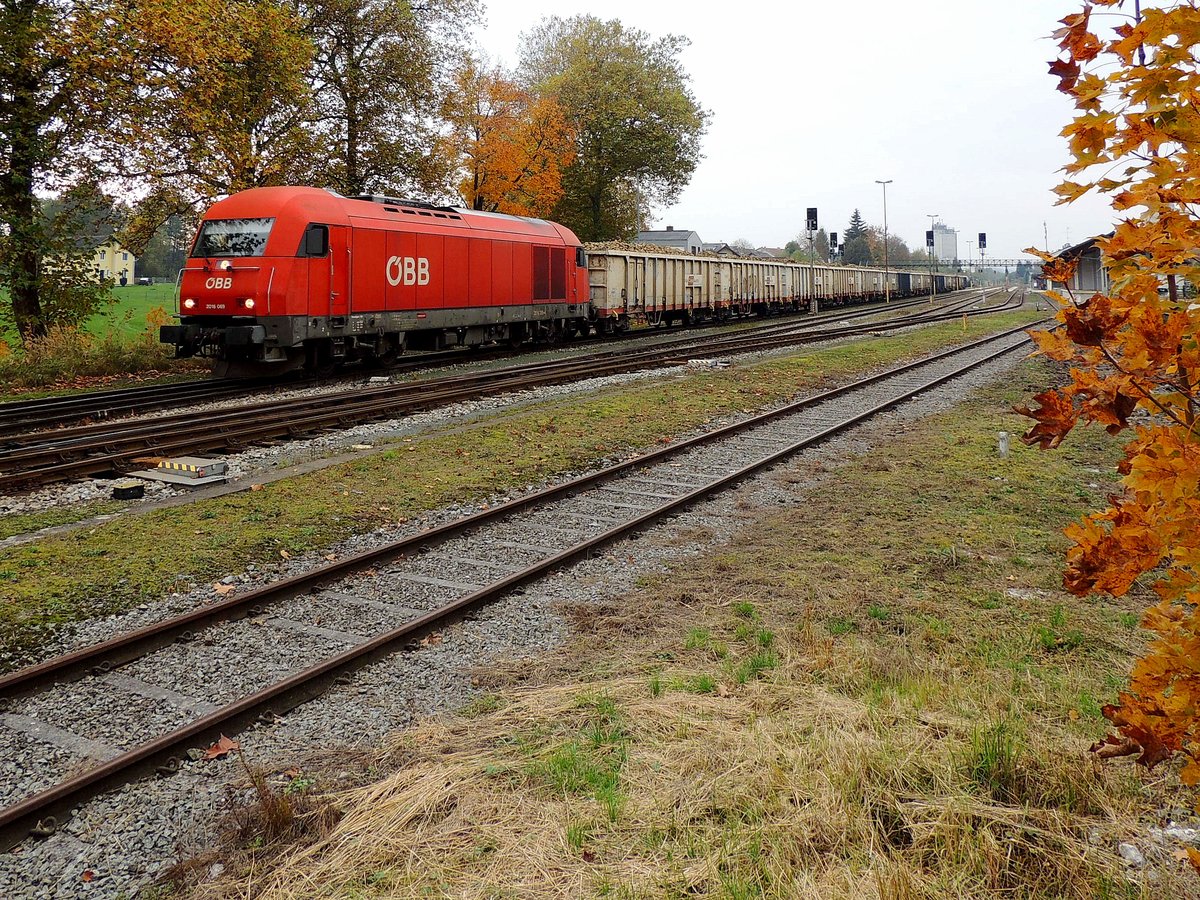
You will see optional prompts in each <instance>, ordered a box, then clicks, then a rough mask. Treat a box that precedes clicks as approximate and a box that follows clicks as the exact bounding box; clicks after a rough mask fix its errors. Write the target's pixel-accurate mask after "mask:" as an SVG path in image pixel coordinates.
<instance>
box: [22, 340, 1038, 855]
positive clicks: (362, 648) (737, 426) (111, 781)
mask: <svg viewBox="0 0 1200 900" xmlns="http://www.w3.org/2000/svg"><path fill="white" fill-rule="evenodd" d="M1035 324H1040V323H1035ZM1025 327H1027V326H1022V327H1021V328H1015V329H1010V330H1007V331H1004V332H1001V333H999V334H995V335H991V336H989V337H987V338H984V339H981V340H978V341H974V342H972V343H970V344H967V345H963V346H961V347H958V348H955V349H954V350H950V351H944V352H942V353H938V354H934V355H932V356H929V357H925V358H923V359H922V360H919V361H916V362H913V363H909V364H907V365H905V366H900V367H895V368H893V369H890V370H888V371H886V372H883V373H879V374H877V375H874V376H870V377H868V378H865V379H861V380H860V381H857V382H854V383H852V384H848V385H844V386H842V387H840V388H836V389H834V390H831V391H826V392H823V393H821V394H818V395H815V396H812V397H808V398H804V399H802V400H800V401H796V402H795V403H791V404H788V405H786V406H784V407H781V408H779V409H776V410H771V411H769V412H767V413H763V414H760V415H758V416H754V417H751V418H749V419H746V420H743V421H741V422H737V423H734V424H732V425H728V426H724V427H722V428H718V429H714V430H713V431H711V432H708V433H706V434H703V435H699V436H697V437H694V438H691V439H688V440H685V441H681V442H679V443H678V444H674V445H671V446H668V447H664V448H661V449H659V450H656V451H652V452H651V453H647V454H645V455H643V456H640V457H637V458H635V459H632V460H627V461H625V462H623V463H619V464H617V465H615V466H611V467H608V468H606V469H604V470H602V471H600V472H597V473H593V474H591V475H587V476H582V477H580V478H576V479H573V480H572V481H569V482H566V483H564V484H561V485H557V486H555V487H552V488H550V489H547V490H545V491H541V492H538V493H537V494H532V495H528V496H525V497H521V498H519V499H517V500H514V501H511V502H510V503H507V504H504V505H503V506H501V507H497V508H495V509H493V510H487V511H484V512H482V513H480V514H477V515H473V516H470V517H467V518H465V519H462V520H459V521H458V522H455V523H450V524H449V525H446V526H442V527H440V528H437V529H432V530H431V531H428V532H425V533H423V534H420V535H416V536H413V537H411V538H406V539H403V540H401V541H397V542H394V543H393V544H391V545H388V547H386V548H380V549H377V550H373V551H368V552H366V553H362V554H358V555H356V556H354V557H350V558H348V559H347V560H344V561H341V562H339V563H334V564H332V565H329V566H322V567H320V568H318V569H315V570H313V571H311V572H309V573H306V574H305V575H303V576H295V577H293V578H291V579H287V580H286V581H283V582H279V583H277V584H275V585H269V586H267V587H264V588H259V589H257V590H256V591H253V592H251V593H250V594H248V595H246V596H245V597H242V598H238V600H240V601H241V603H243V604H245V603H247V602H253V601H254V600H258V601H260V602H261V601H262V600H263V599H264V597H266V596H269V595H270V594H272V593H276V594H280V595H282V594H287V595H288V596H295V595H296V593H298V592H299V591H300V589H301V588H302V587H303V588H305V589H311V588H315V587H318V586H319V585H320V584H322V583H325V582H328V581H331V580H335V579H336V578H337V577H338V576H339V575H341V574H344V573H345V572H347V571H353V570H354V569H359V568H366V567H369V566H370V565H371V564H372V563H378V562H380V561H382V560H385V559H386V558H389V556H390V557H395V556H398V555H400V554H402V553H403V549H402V548H411V547H412V546H414V545H418V546H429V545H432V544H435V543H439V542H442V541H444V540H446V539H448V538H449V537H450V536H453V535H455V534H460V533H462V532H464V531H469V530H471V529H472V528H475V527H477V526H478V525H480V524H483V523H484V522H486V521H492V520H494V519H497V518H499V517H500V516H501V515H506V514H510V513H513V512H519V511H521V510H524V509H526V508H528V507H531V506H534V505H539V504H544V503H545V502H546V501H547V500H550V499H554V498H557V497H561V496H565V495H566V496H569V495H572V494H573V493H574V492H575V491H577V490H579V489H580V488H586V487H591V486H594V485H596V484H599V483H602V482H603V481H606V480H608V479H611V478H613V477H614V476H615V475H617V474H620V473H623V472H627V471H630V470H632V469H635V468H638V467H643V466H646V465H647V464H649V463H652V462H657V461H659V460H661V459H664V458H666V457H669V456H672V455H676V454H678V453H680V452H682V451H684V450H686V449H690V448H692V447H695V446H699V445H701V444H705V443H710V442H713V441H716V440H719V439H721V438H722V437H726V436H729V435H731V434H737V433H739V432H742V431H746V430H748V429H750V428H753V427H754V426H755V425H757V424H761V423H763V422H767V421H770V420H772V419H776V418H779V417H782V416H786V415H790V414H792V413H795V412H797V411H799V410H801V409H803V408H805V407H808V406H812V405H814V404H815V403H818V402H821V400H828V399H832V398H834V397H837V396H841V395H844V394H847V393H849V392H852V391H855V390H860V389H862V388H863V387H867V386H869V385H871V384H875V383H876V382H878V381H880V380H882V379H884V378H889V377H894V376H896V375H899V374H903V373H905V372H909V371H913V370H916V369H918V368H921V367H925V366H928V365H930V364H932V363H934V362H937V361H939V360H941V359H945V358H947V357H949V356H952V355H958V354H962V353H965V352H967V351H969V350H971V349H975V348H977V347H981V346H983V345H985V344H990V343H994V342H996V341H1000V340H1003V339H1004V338H1006V337H1009V336H1011V335H1013V334H1015V333H1016V332H1018V331H1021V330H1024V328H1025ZM1025 343H1027V339H1026V340H1023V341H1020V342H1017V343H1015V344H1012V343H1010V344H1007V345H1006V346H1003V347H1001V348H1000V349H998V350H996V351H994V352H992V353H989V354H988V355H986V356H985V357H983V358H981V359H975V360H972V361H970V362H968V363H966V364H964V365H962V366H959V367H958V368H956V369H954V370H952V371H950V372H948V373H944V374H942V375H939V376H937V377H935V378H933V379H931V380H929V381H926V382H924V383H922V384H920V385H919V386H917V387H914V388H909V389H905V390H902V391H901V392H900V393H898V394H895V395H893V396H892V397H890V398H889V399H887V400H885V401H883V402H881V403H877V404H875V405H873V406H871V407H869V408H867V409H865V410H861V411H859V412H857V413H855V414H853V415H851V416H849V417H847V418H845V419H843V420H841V421H840V422H838V423H836V424H834V425H830V426H827V427H825V428H824V429H822V430H820V431H819V432H817V433H816V434H810V435H809V436H807V437H805V438H803V439H801V440H799V441H796V442H793V443H791V444H789V445H788V446H785V447H783V448H782V449H779V450H775V451H772V452H770V453H768V454H767V455H765V456H763V457H760V458H759V459H757V460H755V461H754V462H752V463H749V464H747V465H745V466H742V467H741V468H739V469H737V470H735V471H733V472H730V473H727V474H726V475H724V476H722V477H719V478H717V479H714V480H713V481H710V482H709V483H708V484H705V485H701V486H699V487H696V488H695V489H693V490H691V491H688V492H687V493H685V494H683V495H681V496H678V497H675V498H672V499H670V500H668V501H667V502H666V503H663V504H661V505H660V506H658V507H656V508H655V509H652V510H648V511H646V512H644V513H642V514H640V515H638V516H636V517H635V518H633V519H631V520H629V521H627V522H623V523H620V524H618V525H615V526H614V527H612V528H610V529H608V530H606V531H604V532H603V533H601V534H599V535H596V536H594V537H592V538H589V539H587V540H584V541H581V542H579V543H577V544H575V545H574V546H571V547H568V548H566V549H564V550H562V551H560V552H558V553H557V554H554V555H553V556H551V557H549V558H547V559H543V560H539V561H538V562H536V563H534V564H533V565H531V566H528V567H527V568H525V569H523V570H521V571H519V572H516V573H514V574H511V575H508V576H506V577H503V578H501V579H498V580H496V581H495V582H493V583H492V584H490V585H487V586H485V587H483V588H480V589H479V590H476V591H474V592H473V593H470V594H467V595H465V596H463V597H460V598H458V599H456V600H454V601H452V602H450V603H447V604H445V605H444V606H442V607H441V608H439V609H437V610H433V611H431V612H429V613H426V614H425V615H422V616H420V617H418V618H416V619H414V620H412V621H409V622H406V623H405V624H404V625H402V626H399V627H397V628H394V629H392V630H390V631H387V632H384V633H382V634H380V635H377V636H375V637H373V638H370V639H368V640H366V641H364V642H362V643H360V644H358V645H355V646H353V647H351V648H350V649H348V650H345V651H343V652H341V653H338V654H335V655H333V656H330V657H328V658H326V659H325V660H322V661H321V662H318V663H316V664H314V665H312V666H310V667H309V668H307V669H304V670H303V671H300V672H296V673H293V674H292V675H290V676H288V677H287V678H284V679H281V680H280V681H278V682H276V683H275V684H273V685H270V686H267V687H265V688H262V689H260V690H258V691H255V692H253V693H251V694H249V695H247V696H245V697H243V698H241V699H239V700H237V701H234V702H233V703H230V704H227V705H226V706H224V707H222V708H221V709H218V710H216V711H214V712H212V713H209V714H208V715H205V716H202V717H200V718H198V719H196V720H195V721H193V722H191V723H189V724H188V725H185V726H183V727H181V728H179V729H176V730H174V731H172V732H170V733H168V734H164V735H161V736H160V737H158V738H155V739H152V740H150V741H147V742H145V743H143V744H141V745H139V746H137V747H135V748H133V749H131V750H129V751H126V752H123V753H121V754H120V755H118V756H117V757H114V758H113V759H110V760H108V761H106V762H103V763H100V764H99V765H97V766H96V767H94V768H92V769H89V770H87V771H86V772H83V773H81V774H78V775H75V776H73V777H71V778H68V779H66V780H64V781H63V782H61V783H59V784H58V785H55V786H54V787H51V788H48V789H46V790H43V791H41V792H39V793H37V794H35V795H33V796H31V797H28V798H26V799H25V800H23V801H21V802H19V803H17V804H14V805H13V806H10V807H7V808H5V809H3V810H0V849H4V850H7V849H10V848H11V847H13V846H15V845H16V844H17V843H19V842H20V841H21V840H23V839H24V838H25V837H26V836H27V835H28V834H30V833H31V832H34V833H38V834H42V835H46V834H49V833H51V832H52V831H53V830H54V829H55V828H56V827H57V825H58V824H59V823H58V819H57V816H59V815H62V814H63V813H64V812H65V811H67V810H69V809H70V808H71V807H72V806H74V805H75V804H78V803H80V802H82V801H84V800H86V799H89V798H90V797H93V796H95V795H96V794H98V793H100V792H102V791H104V790H105V789H107V788H109V787H112V786H115V785H117V784H123V783H128V782H129V781H131V780H133V779H134V778H136V777H138V776H139V775H141V774H142V773H145V772H148V771H150V770H151V769H152V768H153V766H154V765H155V764H156V763H163V765H162V766H160V771H163V772H166V773H169V772H171V771H174V769H175V768H177V767H178V762H177V757H175V758H174V759H175V760H176V761H174V762H173V761H172V760H173V758H172V756H171V754H178V753H180V752H182V750H183V749H184V748H186V747H188V746H193V745H195V744H196V743H197V742H198V741H202V740H205V739H209V738H212V737H215V736H216V734H217V733H218V732H221V731H229V730H233V729H235V728H237V727H240V726H241V725H244V724H246V723H247V722H249V721H251V720H252V719H253V718H254V717H255V716H256V715H261V714H262V713H263V711H264V710H268V709H270V710H272V711H274V712H279V711H286V710H288V709H291V708H294V707H295V706H297V705H299V704H300V703H303V702H305V701H306V700H308V699H311V698H312V697H314V696H317V695H319V694H320V693H321V692H322V691H323V690H325V689H326V687H327V685H328V683H329V681H330V680H331V679H333V678H335V677H337V676H339V675H342V674H344V673H346V672H349V671H350V670H352V669H356V668H359V667H361V666H363V665H366V664H369V663H370V662H372V661H374V660H376V659H379V658H382V657H384V656H387V655H389V654H390V653H391V652H392V649H393V648H394V647H395V645H397V644H399V643H401V642H409V641H412V640H414V639H416V638H417V637H419V636H421V635H422V634H424V633H427V632H429V631H430V630H431V629H433V628H435V627H437V626H439V625H443V624H444V623H446V622H447V621H449V620H456V619H458V618H461V617H462V615H464V614H465V613H466V612H468V611H470V610H472V609H473V608H475V607H478V606H480V605H482V604H484V603H487V602H490V601H492V600H494V599H496V598H497V597H499V596H501V595H503V594H505V593H506V592H508V591H510V590H512V589H514V588H517V587H520V586H522V585H525V584H527V583H529V582H531V581H534V580H535V579H537V578H539V577H541V576H542V575H544V574H546V573H547V572H551V571H553V570H555V569H557V568H559V567H561V566H563V565H564V564H566V563H569V562H571V561H573V560H575V559H578V558H580V557H582V556H586V555H588V554H590V553H591V552H592V551H594V550H596V549H598V548H599V547H602V546H604V545H606V544H608V543H611V542H612V541H614V540H617V539H619V538H621V537H624V536H626V535H629V534H633V533H636V532H637V531H640V530H642V529H643V528H645V527H647V526H648V525H651V524H653V523H654V522H656V521H658V520H660V519H662V518H663V517H664V516H667V515H670V514H672V513H674V512H675V511H677V510H679V509H682V508H684V507H686V506H688V505H691V504H692V503H695V502H697V501H698V500H701V499H704V498H707V497H709V496H711V495H712V494H714V493H717V492H719V491H721V490H723V489H725V488H727V487H729V486H731V485H733V484H735V483H736V482H738V481H741V480H743V479H745V478H746V477H747V476H749V475H751V474H754V473H756V472H758V471H760V470H761V469H763V468H765V467H767V466H770V465H772V464H774V463H776V462H778V461H780V460H782V459H784V458H786V457H788V456H791V455H792V454H794V453H796V452H798V451H799V450H802V449H804V448H805V447H809V446H812V445H814V444H817V443H820V442H821V441H824V440H826V439H828V438H829V437H832V436H833V435H836V434H839V433H841V432H842V431H845V430H846V429H848V428H850V427H852V426H854V425H856V424H858V423H860V422H862V421H864V420H866V419H868V418H870V417H871V416H874V415H876V414H878V413H879V412H882V411H884V410H887V409H890V408H892V407H894V406H896V405H898V404H900V403H903V402H905V401H906V400H908V399H911V398H912V397H914V396H916V395H918V394H921V393H924V392H925V391H928V390H930V389H932V388H934V387H937V386H938V385H940V384H943V383H945V382H947V381H950V380H952V379H954V378H957V377H959V376H961V375H963V374H965V373H966V372H969V371H971V370H973V369H976V368H978V367H979V366H981V365H983V364H985V363H986V362H988V361H990V360H993V359H996V358H998V357H1000V356H1003V355H1006V354H1008V353H1011V352H1012V351H1013V350H1015V349H1017V348H1018V347H1020V346H1022V345H1023V344H1025ZM144 631H145V629H142V630H140V631H139V632H134V634H138V633H141V632H144ZM106 643H109V642H106ZM97 646H102V645H97ZM26 671H29V670H26ZM20 675H21V673H16V676H20ZM16 676H10V677H9V678H8V679H6V681H5V682H0V685H5V684H7V686H8V687H11V686H12V685H14V684H15V683H17V682H18V681H19V679H17V678H16Z"/></svg>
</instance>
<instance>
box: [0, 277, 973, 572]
mask: <svg viewBox="0 0 1200 900" xmlns="http://www.w3.org/2000/svg"><path fill="white" fill-rule="evenodd" d="M992 299H993V300H994V298H992ZM853 311H854V310H847V312H853ZM911 311H912V310H910V312H911ZM886 312H888V311H887V310H880V313H886ZM796 324H797V325H801V324H804V323H803V320H802V319H797V321H796ZM824 324H826V325H828V327H831V328H832V327H836V326H838V325H839V324H841V321H840V319H831V320H828V321H827V322H825V323H824ZM846 324H849V323H846ZM921 327H924V326H921V325H914V326H913V328H921ZM909 330H911V329H907V328H905V329H898V330H897V331H895V332H891V333H892V334H903V333H905V332H906V331H909ZM648 337H649V336H648ZM659 337H661V335H659ZM862 339H863V338H862V337H859V338H849V339H848V338H835V339H831V340H829V341H814V342H812V343H808V344H805V345H804V347H803V350H804V351H806V352H807V351H812V350H818V349H821V348H822V347H828V346H834V345H837V344H840V343H845V342H847V341H854V340H862ZM647 342H648V341H647ZM633 343H634V344H638V343H646V342H640V341H636V340H635V341H634V342H633ZM595 349H596V348H595V347H579V348H571V349H564V350H557V351H551V352H544V353H540V354H533V355H531V357H530V358H529V360H524V359H523V360H522V362H524V361H529V362H537V361H543V360H552V359H560V358H567V357H569V356H571V355H577V354H578V353H580V352H584V351H587V350H595ZM630 349H637V348H636V347H634V346H631V347H630ZM795 352H796V348H780V349H775V350H769V351H764V352H757V351H756V352H752V353H745V354H737V355H733V356H730V357H729V359H730V360H736V361H738V362H753V361H755V360H758V359H763V358H770V357H773V356H779V355H786V354H788V353H795ZM511 363H512V361H511V360H499V361H490V362H481V363H474V364H473V363H467V362H464V363H463V364H460V365H455V366H448V367H445V368H442V369H437V370H430V371H429V372H427V373H423V377H437V376H438V375H443V374H451V373H459V372H468V371H477V370H479V369H486V368H488V367H489V366H491V367H498V366H503V365H509V364H511ZM685 371H686V369H685V368H684V367H675V368H669V369H657V370H644V371H639V372H630V373H624V374H621V375H611V376H606V377H602V378H591V379H587V380H585V381H579V382H575V383H573V384H565V385H554V386H548V387H544V388H540V389H538V390H536V391H516V392H513V393H509V394H502V395H499V396H496V397H487V398H483V399H480V400H473V401H467V402H463V403H457V404H453V405H451V406H445V407H440V408H438V409H433V410H429V411H427V412H422V413H415V414H413V415H409V416H403V417H400V418H397V419H390V420H385V421H380V422H372V423H366V424H363V425H357V426H353V427H351V428H347V429H341V430H338V431H337V432H335V433H331V434H326V435H320V436H316V437H312V438H301V439H297V440H287V441H281V442H277V443H272V444H269V445H266V446H261V447H251V448H249V449H247V450H244V451H241V452H237V453H224V454H214V456H216V457H217V458H220V459H222V460H224V461H225V462H226V463H227V464H228V472H229V476H230V479H231V480H232V481H235V482H236V481H238V480H241V479H245V478H248V477H253V476H256V475H260V474H262V473H263V472H269V471H271V470H273V469H279V468H283V467H286V466H290V465H293V464H296V463H298V462H304V461H308V460H314V459H319V458H322V457H328V456H330V455H333V454H337V453H342V452H346V451H348V450H350V449H352V448H354V447H356V446H359V445H363V444H369V445H372V446H373V445H375V444H377V443H381V442H390V441H395V440H397V439H400V438H403V437H408V436H413V435H416V434H420V433H422V432H424V431H427V430H428V429H430V428H437V427H445V426H448V425H465V424H469V423H471V422H475V421H478V420H479V419H480V418H483V417H485V416H489V415H494V414H496V413H501V412H506V411H511V410H516V409H520V408H522V407H524V406H528V405H529V404H531V403H538V402H543V401H545V400H549V399H558V398H564V397H569V396H573V395H577V394H581V393H588V392H591V391H597V390H601V389H603V388H608V387H615V386H619V385H622V384H629V383H632V382H635V381H640V380H643V379H646V378H668V377H672V376H675V375H679V374H681V373H683V372H685ZM393 380H394V382H395V383H400V382H402V381H406V380H411V378H410V376H408V375H398V376H396V377H395V378H394V379H393ZM362 386H366V380H365V379H364V381H363V384H362ZM345 389H346V387H345V383H344V382H343V383H342V384H341V385H325V386H316V387H308V388H296V389H289V390H284V391H280V392H278V393H275V394H272V399H278V400H283V399H289V398H301V397H314V396H322V395H326V394H336V393H340V392H342V391H344V390H345ZM227 406H228V402H227V401H217V402H213V403H205V404H197V405H193V406H190V407H186V408H183V409H170V410H162V411H159V412H158V413H154V414H150V415H148V416H146V418H153V417H155V416H156V415H157V416H161V415H167V414H172V415H173V414H177V413H180V412H192V413H195V414H196V415H202V414H204V413H205V412H210V411H213V410H220V409H224V408H226V407H227ZM146 485H147V487H146V497H145V499H144V500H141V501H133V502H132V503H130V506H129V508H138V507H149V506H152V505H154V504H156V503H157V502H160V501H162V500H164V499H167V498H171V497H176V496H179V495H183V494H187V493H188V491H187V489H186V488H178V489H177V488H174V487H171V486H169V485H165V484H161V483H156V482H146ZM111 494H112V482H111V481H109V480H106V479H101V478H93V479H87V480H83V481H75V482H65V483H62V484H52V485H47V486H45V487H42V488H38V489H36V490H34V491H30V492H26V493H17V494H12V495H9V496H6V497H0V517H2V516H6V515H16V514H20V513H33V512H41V511H43V510H47V509H51V508H61V507H63V506H71V505H79V504H84V503H91V502H96V501H100V500H107V499H111ZM117 515H119V513H118V514H117ZM112 517H113V516H106V517H104V519H109V518H112ZM71 527H72V526H64V527H60V528H55V529H47V530H46V531H53V532H62V531H64V530H68V529H69V528H71ZM38 534H39V533H34V534H32V535H16V536H14V537H11V538H7V539H4V540H0V549H3V548H4V547H5V546H13V545H15V544H17V543H22V542H24V541H25V540H28V539H31V538H33V537H36V536H37V535H38Z"/></svg>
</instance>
